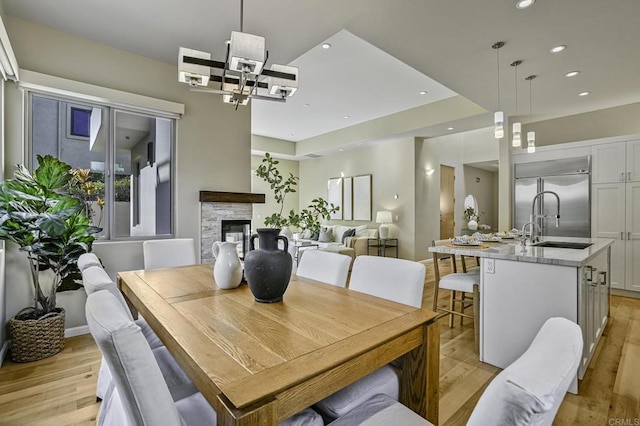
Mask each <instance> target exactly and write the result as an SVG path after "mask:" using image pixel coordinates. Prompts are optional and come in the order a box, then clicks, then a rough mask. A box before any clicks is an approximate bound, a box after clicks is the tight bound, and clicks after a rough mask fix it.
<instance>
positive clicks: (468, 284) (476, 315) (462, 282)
mask: <svg viewBox="0 0 640 426" xmlns="http://www.w3.org/2000/svg"><path fill="white" fill-rule="evenodd" d="M442 241H443V240H440V241H433V242H432V244H433V245H434V246H437V245H439V244H438V243H441V242H442ZM446 241H448V240H446ZM441 256H442V254H441V253H433V271H434V276H435V282H434V286H433V311H434V312H437V311H443V312H446V313H448V314H449V327H453V316H454V315H458V316H460V319H461V321H462V318H470V319H473V331H474V350H475V352H476V353H478V352H479V349H480V291H479V288H480V270H479V269H476V270H474V271H473V272H467V273H465V272H455V270H456V269H455V268H454V272H453V273H451V274H448V275H444V276H442V275H440V264H439V263H438V260H439V259H440V257H441ZM450 256H451V259H452V262H453V264H454V265H455V264H456V258H455V255H453V254H451V255H450ZM463 264H464V263H463ZM440 289H445V290H450V291H451V296H450V299H449V308H448V309H447V308H441V307H439V306H438V294H439V290H440ZM467 294H471V299H469V298H468V297H467ZM458 306H459V307H458ZM468 307H472V309H473V311H472V314H471V315H469V314H466V313H465V312H464V311H465V309H466V308H468Z"/></svg>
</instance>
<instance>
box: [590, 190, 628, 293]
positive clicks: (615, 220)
mask: <svg viewBox="0 0 640 426" xmlns="http://www.w3.org/2000/svg"><path fill="white" fill-rule="evenodd" d="M626 186H627V185H626V184H624V183H603V184H599V185H593V187H592V188H591V206H592V208H591V237H592V238H610V239H612V240H615V241H614V243H613V245H612V246H611V277H610V281H611V288H617V289H624V288H625V282H626V279H625V275H626V235H625V230H626V227H627V225H626V218H625V212H626V207H625V206H626V203H625V199H626Z"/></svg>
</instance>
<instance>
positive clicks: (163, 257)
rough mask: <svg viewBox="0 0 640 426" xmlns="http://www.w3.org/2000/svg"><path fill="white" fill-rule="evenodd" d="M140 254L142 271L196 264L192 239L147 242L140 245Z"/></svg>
mask: <svg viewBox="0 0 640 426" xmlns="http://www.w3.org/2000/svg"><path fill="white" fill-rule="evenodd" d="M142 252H143V255H144V269H158V268H172V267H175V266H186V265H195V264H196V263H197V257H196V248H195V243H194V241H193V238H172V239H167V240H147V241H145V242H144V243H142Z"/></svg>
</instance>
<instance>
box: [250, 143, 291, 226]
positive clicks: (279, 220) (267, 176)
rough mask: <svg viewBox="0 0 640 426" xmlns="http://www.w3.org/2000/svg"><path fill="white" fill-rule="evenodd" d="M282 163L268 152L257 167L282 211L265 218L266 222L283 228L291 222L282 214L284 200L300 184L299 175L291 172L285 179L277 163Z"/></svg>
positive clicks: (257, 174) (259, 175)
mask: <svg viewBox="0 0 640 426" xmlns="http://www.w3.org/2000/svg"><path fill="white" fill-rule="evenodd" d="M278 164H280V162H279V161H278V160H275V159H274V158H273V157H271V155H270V154H269V153H268V152H267V153H265V155H264V158H263V159H262V164H260V166H258V168H257V169H256V176H258V177H259V178H261V179H262V180H264V181H265V182H266V183H268V184H269V186H270V187H271V189H272V190H273V196H274V198H275V200H276V202H277V203H278V204H279V205H280V211H279V212H277V213H273V214H272V215H271V216H269V217H266V218H265V219H264V224H265V225H266V226H268V227H270V228H283V227H285V226H287V225H288V224H289V221H288V219H287V218H286V217H285V216H283V215H282V211H283V210H284V200H285V198H286V196H287V194H289V193H292V192H296V189H295V187H296V186H297V185H298V179H299V178H298V177H297V176H294V175H293V174H291V173H289V177H288V178H287V179H285V178H284V177H283V176H282V174H281V173H280V170H278V169H277V167H276V166H277V165H278Z"/></svg>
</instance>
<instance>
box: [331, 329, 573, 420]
mask: <svg viewBox="0 0 640 426" xmlns="http://www.w3.org/2000/svg"><path fill="white" fill-rule="evenodd" d="M582 346H583V339H582V330H581V328H580V326H578V325H577V324H576V323H574V322H572V321H569V320H568V319H566V318H550V319H548V320H547V321H546V322H545V323H544V324H543V325H542V327H541V328H540V330H539V331H538V334H537V335H536V337H535V338H534V339H533V341H532V342H531V345H529V348H528V349H527V350H526V351H525V352H524V353H523V354H522V355H521V356H520V357H519V358H518V359H516V360H515V361H514V362H513V363H512V364H511V365H509V366H508V367H507V368H505V369H504V370H502V371H501V372H500V374H498V375H497V376H496V377H495V378H494V379H493V380H492V381H491V383H490V384H489V386H487V388H486V389H485V391H484V393H483V394H482V396H481V397H480V399H479V400H478V403H477V404H476V406H475V408H474V409H473V412H472V413H471V417H470V418H469V421H468V422H467V426H486V425H535V426H551V425H552V424H553V420H554V419H555V416H556V414H557V413H558V409H559V408H560V405H561V404H562V401H563V400H564V396H565V394H566V393H567V390H568V389H569V387H570V386H571V384H572V383H573V382H574V381H575V380H576V379H577V372H578V366H579V364H580V360H581V359H582ZM365 424H366V425H368V426H387V425H390V424H398V425H403V426H405V425H407V426H419V425H431V423H429V422H428V421H426V420H425V419H423V418H421V417H419V416H418V415H417V414H416V413H414V412H413V411H411V410H410V409H408V408H407V407H405V406H404V405H402V404H400V403H399V402H397V401H394V400H393V399H392V398H389V396H387V395H384V394H382V395H380V394H379V395H374V396H373V397H372V398H370V399H368V400H367V401H365V402H364V403H362V404H360V405H358V406H357V407H356V408H354V409H353V410H351V411H349V412H348V413H347V414H345V415H343V416H341V417H340V418H338V419H337V420H336V421H334V422H332V423H330V424H329V426H353V425H365Z"/></svg>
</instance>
